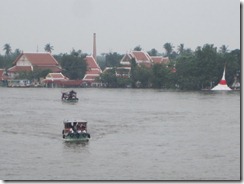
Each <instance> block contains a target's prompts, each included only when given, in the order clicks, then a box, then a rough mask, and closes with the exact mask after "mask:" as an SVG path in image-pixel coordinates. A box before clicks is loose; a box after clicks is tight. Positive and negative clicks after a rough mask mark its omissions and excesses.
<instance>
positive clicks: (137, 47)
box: [134, 45, 142, 51]
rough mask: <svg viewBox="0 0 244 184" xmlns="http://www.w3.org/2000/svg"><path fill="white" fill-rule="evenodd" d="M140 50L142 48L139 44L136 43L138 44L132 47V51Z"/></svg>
mask: <svg viewBox="0 0 244 184" xmlns="http://www.w3.org/2000/svg"><path fill="white" fill-rule="evenodd" d="M141 50H142V48H141V46H140V45H138V46H136V47H135V48H134V51H141Z"/></svg>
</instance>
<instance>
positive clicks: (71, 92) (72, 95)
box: [69, 90, 76, 99]
mask: <svg viewBox="0 0 244 184" xmlns="http://www.w3.org/2000/svg"><path fill="white" fill-rule="evenodd" d="M69 99H76V92H75V91H74V90H71V91H70V92H69Z"/></svg>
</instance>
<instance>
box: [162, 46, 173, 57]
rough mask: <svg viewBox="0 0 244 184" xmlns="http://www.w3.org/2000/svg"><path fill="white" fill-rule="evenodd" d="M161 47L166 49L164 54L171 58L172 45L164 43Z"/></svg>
mask: <svg viewBox="0 0 244 184" xmlns="http://www.w3.org/2000/svg"><path fill="white" fill-rule="evenodd" d="M163 47H164V49H165V51H166V55H165V56H166V57H169V58H171V54H172V52H173V48H174V46H173V45H172V44H171V43H165V44H164V46H163Z"/></svg>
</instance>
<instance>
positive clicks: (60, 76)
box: [46, 73, 68, 80]
mask: <svg viewBox="0 0 244 184" xmlns="http://www.w3.org/2000/svg"><path fill="white" fill-rule="evenodd" d="M46 79H52V80H66V79H68V78H67V77H65V76H64V75H63V74H62V73H49V74H48V75H47V76H46Z"/></svg>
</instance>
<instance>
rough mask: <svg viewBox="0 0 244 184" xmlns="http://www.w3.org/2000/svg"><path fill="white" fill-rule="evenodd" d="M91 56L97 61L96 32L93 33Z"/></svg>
mask: <svg viewBox="0 0 244 184" xmlns="http://www.w3.org/2000/svg"><path fill="white" fill-rule="evenodd" d="M93 58H94V59H95V61H97V46H96V33H93Z"/></svg>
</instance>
